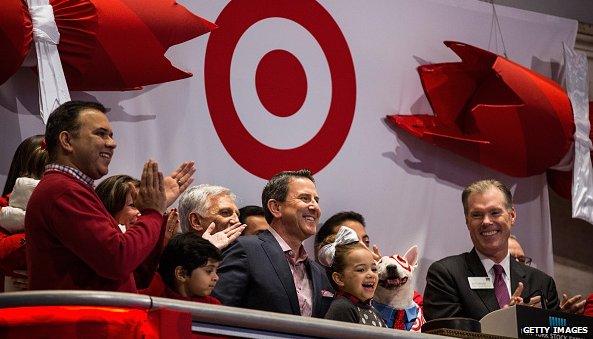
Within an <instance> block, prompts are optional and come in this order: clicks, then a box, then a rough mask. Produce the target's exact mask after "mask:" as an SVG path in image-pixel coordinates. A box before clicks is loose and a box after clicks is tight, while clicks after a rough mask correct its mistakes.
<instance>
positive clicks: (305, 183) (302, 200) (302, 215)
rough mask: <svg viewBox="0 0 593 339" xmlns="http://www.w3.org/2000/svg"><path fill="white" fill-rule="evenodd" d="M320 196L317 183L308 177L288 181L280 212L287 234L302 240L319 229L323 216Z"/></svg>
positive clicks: (294, 238)
mask: <svg viewBox="0 0 593 339" xmlns="http://www.w3.org/2000/svg"><path fill="white" fill-rule="evenodd" d="M318 202H319V196H318V195H317V189H316V188H315V184H314V183H313V182H312V181H311V180H309V179H307V178H299V177H295V178H292V179H291V180H290V182H289V183H288V191H287V194H286V199H285V201H284V202H279V214H280V218H281V221H282V225H283V227H284V231H285V234H286V235H287V236H289V237H290V239H291V240H292V241H298V242H302V241H304V240H305V239H307V238H309V237H310V236H312V235H314V234H315V232H316V231H317V224H318V223H319V218H320V217H321V209H320V208H319V203H318Z"/></svg>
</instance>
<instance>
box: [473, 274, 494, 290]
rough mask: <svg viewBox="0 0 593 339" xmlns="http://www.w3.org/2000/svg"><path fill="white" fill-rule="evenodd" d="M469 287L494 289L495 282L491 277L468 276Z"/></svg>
mask: <svg viewBox="0 0 593 339" xmlns="http://www.w3.org/2000/svg"><path fill="white" fill-rule="evenodd" d="M467 281H468V282H469V288H471V289H472V290H488V289H493V288H494V284H493V283H492V279H490V277H467Z"/></svg>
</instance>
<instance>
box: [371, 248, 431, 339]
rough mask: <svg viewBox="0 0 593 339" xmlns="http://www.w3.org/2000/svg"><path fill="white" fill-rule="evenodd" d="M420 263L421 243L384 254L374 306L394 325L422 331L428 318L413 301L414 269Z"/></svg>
mask: <svg viewBox="0 0 593 339" xmlns="http://www.w3.org/2000/svg"><path fill="white" fill-rule="evenodd" d="M416 267H418V246H416V245H414V246H412V247H410V249H409V250H408V251H407V252H406V254H404V256H403V257H402V256H400V255H399V254H397V253H396V254H394V255H392V256H384V257H382V258H381V259H380V260H379V262H378V263H377V273H378V274H379V285H378V286H377V290H376V291H375V296H374V298H373V306H374V307H375V309H377V311H378V312H379V313H380V314H381V317H382V318H383V320H384V321H385V324H387V326H389V327H391V328H396V329H402V330H406V331H413V332H420V327H422V325H423V324H424V323H425V322H426V320H425V319H424V315H423V313H422V309H421V308H420V306H418V304H417V303H416V302H415V301H414V282H413V280H414V279H413V278H414V270H415V269H416Z"/></svg>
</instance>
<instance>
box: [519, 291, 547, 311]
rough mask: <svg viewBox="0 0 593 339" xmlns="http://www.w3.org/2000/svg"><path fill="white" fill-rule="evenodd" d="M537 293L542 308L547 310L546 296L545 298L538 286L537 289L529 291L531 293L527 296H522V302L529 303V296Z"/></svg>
mask: <svg viewBox="0 0 593 339" xmlns="http://www.w3.org/2000/svg"><path fill="white" fill-rule="evenodd" d="M538 295H539V296H540V298H541V301H540V302H541V305H542V309H544V310H547V309H548V298H546V297H545V296H544V293H543V292H542V290H541V289H539V288H538V289H537V290H535V291H533V292H531V294H530V295H528V296H527V297H525V298H523V303H525V304H529V300H530V299H531V298H533V297H537V296H538Z"/></svg>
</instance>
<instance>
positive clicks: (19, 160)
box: [0, 135, 47, 290]
mask: <svg viewBox="0 0 593 339" xmlns="http://www.w3.org/2000/svg"><path fill="white" fill-rule="evenodd" d="M43 140H44V138H43V135H34V136H32V137H29V138H27V139H25V140H23V141H22V142H21V143H20V145H19V146H18V147H17V149H16V151H15V152H14V156H13V158H12V162H11V164H10V170H9V171H8V177H7V179H6V184H5V185H4V191H3V196H2V200H1V201H0V206H1V207H0V270H1V271H2V274H4V275H6V276H9V277H10V280H11V281H12V283H8V280H7V284H6V286H5V287H6V290H13V289H15V288H17V289H26V287H27V286H26V285H27V282H26V275H25V272H26V270H27V266H26V254H25V246H24V245H25V233H24V230H25V229H24V228H25V212H26V208H27V202H28V201H29V197H30V196H31V193H32V192H33V189H34V188H35V187H36V186H37V183H38V182H39V179H41V176H42V175H43V171H44V168H45V164H46V162H47V152H46V151H45V149H44V147H43Z"/></svg>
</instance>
